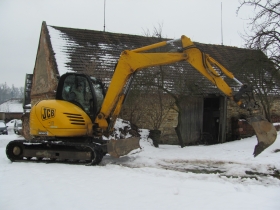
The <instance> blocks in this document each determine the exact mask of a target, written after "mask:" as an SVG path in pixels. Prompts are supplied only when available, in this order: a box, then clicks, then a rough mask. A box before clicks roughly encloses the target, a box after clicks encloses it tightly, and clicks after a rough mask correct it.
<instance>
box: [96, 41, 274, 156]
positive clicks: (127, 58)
mask: <svg viewBox="0 0 280 210" xmlns="http://www.w3.org/2000/svg"><path fill="white" fill-rule="evenodd" d="M177 41H181V43H182V50H181V51H180V52H177V53H147V52H146V51H148V50H151V49H155V48H158V47H162V46H165V45H168V44H172V43H173V42H177ZM179 61H186V62H188V63H189V64H191V65H192V66H193V67H194V68H195V69H196V70H197V71H199V72H200V73H201V74H202V75H203V76H204V77H205V78H207V79H208V80H209V81H210V82H211V83H212V84H213V85H215V86H216V87H217V88H219V90H220V91H221V92H223V93H224V94H225V95H226V96H227V97H228V98H230V99H231V100H234V101H235V102H236V103H237V105H239V106H240V107H241V108H243V109H247V110H248V111H249V113H250V116H249V118H248V120H247V121H248V123H250V124H251V125H252V127H253V128H254V130H255V133H256V135H257V138H258V145H257V146H256V147H255V151H254V156H257V155H258V154H260V153H261V152H262V151H263V150H264V149H265V148H267V147H268V146H270V145H271V144H272V143H273V142H274V141H275V139H276V136H277V133H276V130H275V128H274V127H273V125H272V124H271V123H269V122H268V121H267V120H266V119H265V118H263V117H262V116H260V115H257V116H255V115H252V114H251V113H252V112H251V111H252V110H251V109H252V107H250V106H249V104H250V103H246V102H244V101H242V100H241V98H242V97H241V96H243V93H244V87H246V91H248V87H247V85H243V84H242V83H241V82H240V81H239V80H237V79H236V78H235V77H234V75H233V74H232V73H231V72H230V71H228V70H227V69H226V68H225V67H224V66H222V65H221V64H220V63H219V62H218V61H216V60H215V59H214V58H212V57H211V56H210V55H208V54H205V53H203V52H202V51H201V50H199V49H198V48H197V47H196V46H195V45H194V43H193V42H192V41H191V40H190V38H188V37H186V36H182V37H181V39H175V40H171V41H163V42H159V43H156V44H152V45H149V46H145V47H141V48H138V49H134V50H131V51H129V50H125V51H123V52H122V54H121V56H120V59H119V61H118V64H117V66H116V69H115V73H114V75H113V78H112V80H111V84H110V86H109V89H108V91H107V95H106V97H105V99H104V103H103V104H102V107H101V110H100V113H99V114H98V115H97V118H96V120H95V123H96V124H98V125H99V128H101V129H102V130H104V131H105V132H106V133H108V134H109V133H111V132H112V129H113V127H114V126H113V125H114V123H115V120H116V119H117V117H118V115H119V113H120V111H121V107H122V104H123V101H124V98H125V95H126V93H127V92H126V91H123V88H124V87H125V85H126V84H127V82H128V81H129V80H130V79H131V77H132V75H133V74H134V73H135V72H136V71H139V70H141V69H143V68H146V67H151V66H159V65H165V64H172V63H175V62H179ZM215 68H218V69H219V70H220V71H221V72H223V74H224V75H226V76H227V77H228V78H230V79H232V80H234V81H235V82H237V83H238V84H239V85H240V86H241V91H239V93H237V96H235V95H234V93H233V91H232V89H231V87H230V86H229V85H228V84H227V83H226V82H225V80H224V79H223V78H222V77H221V76H220V75H219V73H218V72H217V71H216V70H215ZM250 91H251V93H252V92H253V90H252V89H250ZM109 117H111V123H110V124H109V125H108V124H107V119H108V118H109ZM120 144H121V143H120ZM123 145H127V147H128V148H129V147H130V145H129V141H127V140H126V144H122V147H123ZM131 145H136V144H135V142H131ZM116 147H117V144H115V148H116Z"/></svg>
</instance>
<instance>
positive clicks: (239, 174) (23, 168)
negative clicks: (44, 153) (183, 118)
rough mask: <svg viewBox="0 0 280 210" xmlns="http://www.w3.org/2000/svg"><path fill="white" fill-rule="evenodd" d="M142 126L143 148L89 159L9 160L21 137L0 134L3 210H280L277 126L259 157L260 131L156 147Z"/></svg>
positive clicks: (279, 165)
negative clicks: (96, 161) (88, 162)
mask: <svg viewBox="0 0 280 210" xmlns="http://www.w3.org/2000/svg"><path fill="white" fill-rule="evenodd" d="M144 131H145V130H144ZM144 131H143V135H142V139H141V141H140V144H141V147H142V149H141V150H137V151H133V152H132V153H131V154H129V155H127V156H125V157H122V158H119V159H115V158H112V157H110V156H105V157H104V159H103V161H102V162H101V164H100V165H99V166H84V165H81V164H76V165H75V164H63V163H44V162H32V163H30V162H29V163H27V162H13V163H12V162H10V161H9V160H8V159H7V157H6V154H5V147H6V145H7V143H8V142H9V141H11V140H14V139H20V138H21V137H20V136H18V135H15V134H13V131H11V130H9V132H10V133H9V135H2V136H0V195H1V196H0V209H1V210H18V209H24V210H25V209H28V210H35V209H36V210H38V209H40V210H49V209H53V210H63V209H67V210H72V209H73V210H74V209H79V210H87V209H90V210H93V209H94V210H99V209H110V210H113V209H133V210H137V209H141V210H143V209H145V210H146V209H152V210H155V209H161V210H165V209H168V210H170V209H215V210H219V209H222V210H224V209H227V210H228V209H234V210H236V209H254V210H258V209H259V210H264V209H265V210H269V209H275V210H279V209H280V199H279V198H280V197H279V196H280V179H279V172H280V137H279V136H280V132H278V139H277V140H276V142H275V143H274V144H273V145H272V146H271V147H269V148H268V149H267V150H266V151H264V152H263V153H262V154H260V155H259V156H258V157H256V158H254V157H253V155H252V153H253V149H254V146H255V145H256V143H257V140H256V138H255V137H251V138H246V139H242V140H240V141H234V142H229V143H224V144H219V145H212V146H190V147H185V148H180V147H179V146H167V145H160V146H159V148H155V147H153V146H152V145H151V142H150V140H147V138H146V137H145V132H144ZM277 151H278V152H277ZM277 173H278V178H276V176H277Z"/></svg>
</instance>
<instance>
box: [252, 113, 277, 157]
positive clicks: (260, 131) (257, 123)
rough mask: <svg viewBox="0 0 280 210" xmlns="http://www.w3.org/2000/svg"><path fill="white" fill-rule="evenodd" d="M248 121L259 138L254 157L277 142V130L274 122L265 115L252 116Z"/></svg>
mask: <svg viewBox="0 0 280 210" xmlns="http://www.w3.org/2000/svg"><path fill="white" fill-rule="evenodd" d="M247 121H248V123H249V124H250V125H251V126H252V127H253V129H254V130H255V133H256V136H257V139H258V144H257V145H256V146H255V150H254V153H253V155H254V157H256V156H257V155H259V154H260V153H261V152H262V151H264V150H265V149H266V148H267V147H269V146H270V145H272V144H273V143H274V142H275V140H276V137H277V132H276V129H275V127H274V126H273V125H272V123H270V122H268V121H267V120H266V119H265V118H264V117H263V116H260V115H258V116H254V117H250V118H248V119H247Z"/></svg>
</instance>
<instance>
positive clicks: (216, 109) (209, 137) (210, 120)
mask: <svg viewBox="0 0 280 210" xmlns="http://www.w3.org/2000/svg"><path fill="white" fill-rule="evenodd" d="M219 127H220V97H211V98H204V106H203V142H204V143H205V144H216V143H218V142H219Z"/></svg>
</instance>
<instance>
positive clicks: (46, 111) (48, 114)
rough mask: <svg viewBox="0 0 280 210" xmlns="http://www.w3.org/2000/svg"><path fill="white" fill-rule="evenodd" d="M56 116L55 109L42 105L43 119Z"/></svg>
mask: <svg viewBox="0 0 280 210" xmlns="http://www.w3.org/2000/svg"><path fill="white" fill-rule="evenodd" d="M53 117H55V109H52V108H48V107H42V120H48V119H50V118H53Z"/></svg>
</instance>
